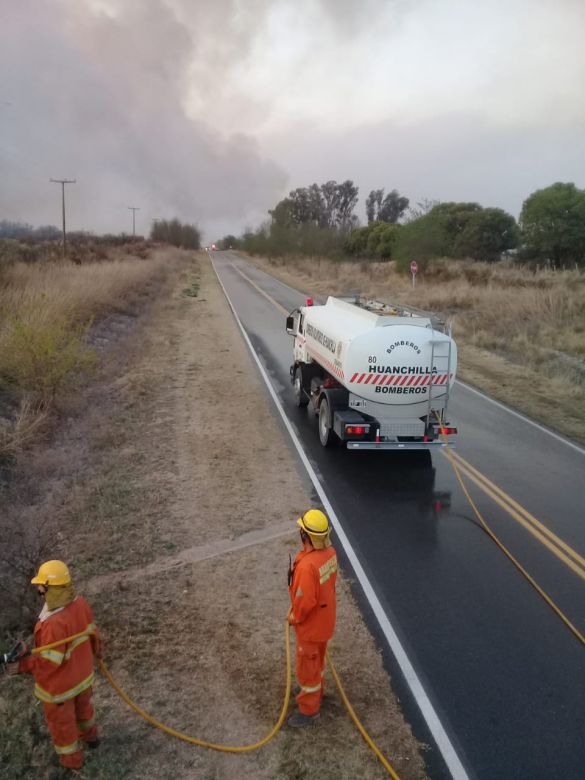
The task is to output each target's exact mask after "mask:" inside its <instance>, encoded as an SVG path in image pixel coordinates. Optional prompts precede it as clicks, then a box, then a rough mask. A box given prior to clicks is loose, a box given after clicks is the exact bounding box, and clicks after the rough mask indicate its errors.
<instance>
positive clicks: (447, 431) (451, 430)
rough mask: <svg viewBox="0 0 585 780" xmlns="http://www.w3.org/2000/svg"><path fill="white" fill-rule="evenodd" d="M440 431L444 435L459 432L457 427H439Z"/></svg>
mask: <svg viewBox="0 0 585 780" xmlns="http://www.w3.org/2000/svg"><path fill="white" fill-rule="evenodd" d="M439 433H440V434H441V435H442V436H453V435H454V434H455V433H457V428H439Z"/></svg>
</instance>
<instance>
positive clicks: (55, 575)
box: [31, 561, 71, 585]
mask: <svg viewBox="0 0 585 780" xmlns="http://www.w3.org/2000/svg"><path fill="white" fill-rule="evenodd" d="M70 584H71V575H70V574H69V569H68V568H67V566H66V565H65V564H64V563H63V561H46V563H43V564H42V565H41V567H40V569H39V571H38V573H37V576H36V577H33V578H32V580H31V585H70Z"/></svg>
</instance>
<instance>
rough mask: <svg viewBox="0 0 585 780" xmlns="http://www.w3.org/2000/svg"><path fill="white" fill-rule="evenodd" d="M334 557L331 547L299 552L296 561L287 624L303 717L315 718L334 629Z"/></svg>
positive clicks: (298, 700) (290, 589) (299, 703)
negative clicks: (291, 629) (292, 637)
mask: <svg viewBox="0 0 585 780" xmlns="http://www.w3.org/2000/svg"><path fill="white" fill-rule="evenodd" d="M336 579H337V555H336V554H335V550H334V549H333V547H327V548H325V549H323V550H301V552H300V553H299V554H298V555H297V557H296V558H295V561H294V564H293V569H292V577H291V584H290V587H289V592H290V598H291V604H292V607H291V612H290V616H289V622H290V623H291V625H293V626H294V629H295V635H296V640H297V657H296V662H297V663H296V672H297V679H298V681H299V685H300V688H301V691H300V693H299V695H298V696H297V705H298V707H299V711H300V712H301V713H302V714H303V715H316V714H317V713H318V712H319V709H320V707H321V699H322V698H323V691H324V674H325V651H326V650H327V642H328V641H329V640H330V639H331V637H332V636H333V632H334V630H335V581H336Z"/></svg>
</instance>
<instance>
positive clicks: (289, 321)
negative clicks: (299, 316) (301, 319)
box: [286, 316, 297, 336]
mask: <svg viewBox="0 0 585 780" xmlns="http://www.w3.org/2000/svg"><path fill="white" fill-rule="evenodd" d="M286 332H287V333H288V335H289V336H296V335H297V334H296V333H295V318H294V317H292V316H291V317H287V318H286Z"/></svg>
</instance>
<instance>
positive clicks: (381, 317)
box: [286, 297, 457, 450]
mask: <svg viewBox="0 0 585 780" xmlns="http://www.w3.org/2000/svg"><path fill="white" fill-rule="evenodd" d="M286 330H287V333H288V334H289V335H291V336H294V346H293V363H292V365H291V368H290V375H291V382H292V385H293V391H294V398H295V403H296V405H297V406H299V407H303V406H307V405H308V404H309V403H310V404H312V406H313V408H314V410H315V413H316V414H317V415H318V418H319V424H318V429H319V439H320V440H321V444H322V445H323V446H324V447H329V446H331V445H332V444H337V443H339V442H340V441H341V442H346V443H347V448H348V449H351V450H372V449H376V450H396V449H417V450H418V449H430V448H434V447H440V446H444V443H445V437H447V436H451V435H453V434H455V433H457V429H456V428H454V427H453V426H452V424H451V423H450V422H449V419H448V405H449V394H450V391H451V388H452V386H453V383H454V381H455V373H456V368H457V347H456V345H455V342H454V341H453V339H452V338H451V333H450V328H449V327H448V326H447V325H446V324H445V323H444V322H442V321H440V320H439V319H437V318H436V317H434V316H433V315H431V314H429V313H426V312H422V311H419V310H417V309H413V308H407V307H404V306H401V305H399V304H390V303H383V302H381V301H374V300H366V299H364V298H360V297H355V298H352V299H345V298H333V297H329V298H328V299H327V302H326V303H325V304H324V305H313V302H312V300H311V299H308V300H307V304H306V305H305V306H302V307H300V308H299V309H295V310H294V311H292V312H291V313H290V314H289V316H288V318H287V321H286Z"/></svg>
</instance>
